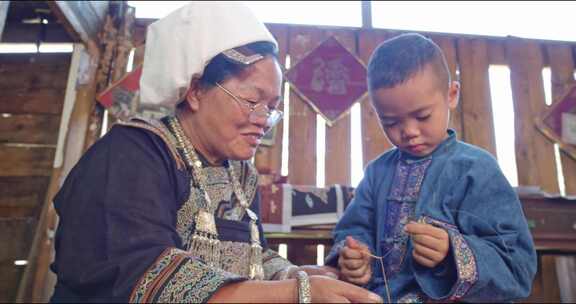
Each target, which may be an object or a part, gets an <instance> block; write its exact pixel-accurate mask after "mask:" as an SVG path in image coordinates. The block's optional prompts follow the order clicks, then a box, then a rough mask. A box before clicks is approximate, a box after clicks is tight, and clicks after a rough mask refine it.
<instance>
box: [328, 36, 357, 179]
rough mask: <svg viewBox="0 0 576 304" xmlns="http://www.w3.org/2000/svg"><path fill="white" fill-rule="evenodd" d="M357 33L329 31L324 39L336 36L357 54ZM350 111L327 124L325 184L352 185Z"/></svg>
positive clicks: (350, 50) (349, 49)
mask: <svg viewBox="0 0 576 304" xmlns="http://www.w3.org/2000/svg"><path fill="white" fill-rule="evenodd" d="M355 34H356V33H355V32H353V31H351V30H337V31H327V32H325V33H324V35H323V36H324V37H323V40H324V39H327V38H328V37H330V36H334V37H335V38H336V39H337V40H338V41H339V42H340V43H341V44H342V45H343V46H344V47H345V48H346V49H348V51H349V52H351V53H352V54H354V55H356V54H357V50H356V35H355ZM350 123H351V120H350V113H349V112H348V113H347V114H345V115H343V116H342V117H340V119H338V120H337V121H336V122H335V123H334V124H333V125H332V126H331V127H330V126H328V125H326V143H325V151H326V153H325V155H326V157H325V166H324V167H325V170H324V171H325V184H326V185H333V184H340V185H350V184H351V180H350V175H351V171H352V168H351V166H352V163H351V158H350V156H351V153H352V148H351V146H350V145H351V136H352V134H351V124H350Z"/></svg>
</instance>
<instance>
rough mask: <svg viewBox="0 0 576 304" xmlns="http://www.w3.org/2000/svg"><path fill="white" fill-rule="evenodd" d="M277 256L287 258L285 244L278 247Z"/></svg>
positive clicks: (286, 246)
mask: <svg viewBox="0 0 576 304" xmlns="http://www.w3.org/2000/svg"><path fill="white" fill-rule="evenodd" d="M278 255H279V256H281V257H283V258H285V259H287V258H288V245H286V244H280V245H278Z"/></svg>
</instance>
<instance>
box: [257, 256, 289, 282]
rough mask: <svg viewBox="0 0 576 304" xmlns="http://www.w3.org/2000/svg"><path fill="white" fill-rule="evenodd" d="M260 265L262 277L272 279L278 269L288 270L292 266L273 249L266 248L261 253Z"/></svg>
mask: <svg viewBox="0 0 576 304" xmlns="http://www.w3.org/2000/svg"><path fill="white" fill-rule="evenodd" d="M262 266H263V268H264V279H265V280H272V279H273V278H275V276H276V274H277V273H279V272H280V271H284V270H288V269H289V268H290V267H292V266H294V265H293V264H292V263H290V262H289V261H288V260H286V259H285V258H283V257H281V256H280V255H279V254H278V253H276V252H275V251H274V250H271V249H268V250H266V251H264V254H263V255H262Z"/></svg>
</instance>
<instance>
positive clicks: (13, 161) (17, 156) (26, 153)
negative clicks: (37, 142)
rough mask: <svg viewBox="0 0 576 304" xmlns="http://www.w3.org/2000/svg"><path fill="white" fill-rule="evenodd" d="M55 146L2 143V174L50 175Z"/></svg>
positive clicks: (0, 163)
mask: <svg viewBox="0 0 576 304" xmlns="http://www.w3.org/2000/svg"><path fill="white" fill-rule="evenodd" d="M54 152H55V148H48V147H39V148H37V147H32V148H29V147H12V146H6V145H0V159H1V160H2V161H1V162H0V176H50V172H51V171H52V163H53V161H54Z"/></svg>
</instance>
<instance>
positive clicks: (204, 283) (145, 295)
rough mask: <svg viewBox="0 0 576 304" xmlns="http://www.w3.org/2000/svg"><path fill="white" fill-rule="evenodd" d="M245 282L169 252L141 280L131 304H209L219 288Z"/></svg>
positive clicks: (176, 251) (180, 253)
mask: <svg viewBox="0 0 576 304" xmlns="http://www.w3.org/2000/svg"><path fill="white" fill-rule="evenodd" d="M245 279H246V278H242V277H240V276H238V275H235V274H232V273H230V272H225V271H223V270H221V269H217V268H213V267H209V266H207V265H206V264H204V263H203V262H201V261H199V260H198V259H196V258H194V257H193V256H191V255H190V254H189V253H187V252H186V251H183V250H180V249H177V248H169V249H166V250H165V251H164V252H163V253H162V254H161V255H160V256H159V257H158V259H157V260H156V262H155V263H154V264H153V265H152V266H151V267H150V268H149V269H148V271H146V272H145V273H144V275H143V276H142V277H141V278H140V280H139V281H138V283H137V284H136V286H135V287H134V290H133V291H132V295H131V296H130V302H139V303H140V302H144V303H150V302H171V303H175V302H178V303H184V302H187V303H202V302H206V301H207V300H208V299H209V298H210V297H211V296H212V295H213V294H214V292H216V290H218V289H219V288H220V287H222V286H223V285H225V284H226V283H229V282H235V281H241V280H245Z"/></svg>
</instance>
